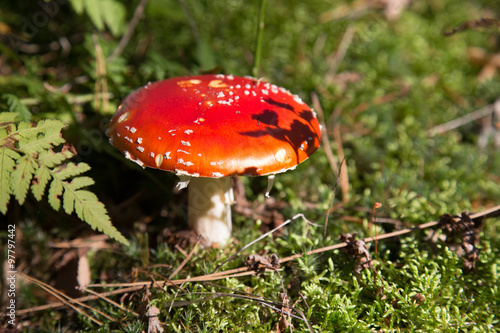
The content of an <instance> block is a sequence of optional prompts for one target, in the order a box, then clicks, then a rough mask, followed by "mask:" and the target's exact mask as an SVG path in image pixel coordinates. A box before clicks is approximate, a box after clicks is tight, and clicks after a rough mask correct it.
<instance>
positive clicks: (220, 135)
mask: <svg viewBox="0 0 500 333" xmlns="http://www.w3.org/2000/svg"><path fill="white" fill-rule="evenodd" d="M108 135H109V137H110V142H111V144H113V145H114V146H115V147H117V148H118V149H119V150H120V151H121V152H122V153H123V154H124V155H125V157H126V158H128V159H129V160H131V161H133V162H135V163H137V164H139V165H140V166H142V167H149V168H156V169H161V170H167V171H170V172H173V173H175V174H176V175H177V176H178V177H179V178H180V181H179V182H178V184H177V189H179V190H180V189H182V188H184V187H187V186H188V184H189V191H188V192H189V193H188V220H189V226H190V227H191V228H192V229H193V230H194V231H195V232H196V233H198V234H200V235H202V236H203V237H204V239H205V241H206V243H207V245H210V244H212V243H219V244H221V245H223V244H225V243H227V241H228V240H229V239H230V237H231V204H232V203H233V193H232V188H231V182H230V178H229V177H230V176H264V175H267V176H268V177H269V186H268V189H267V193H266V195H269V191H270V189H271V186H272V181H273V179H274V175H275V174H277V173H281V172H285V171H287V170H291V169H294V168H295V167H296V166H297V165H298V164H299V163H301V162H303V161H304V160H306V159H307V158H308V157H309V156H311V155H312V154H313V153H314V152H315V151H316V149H317V148H318V146H319V142H320V125H319V123H318V120H317V119H316V115H315V113H314V111H312V110H311V109H310V108H309V107H308V106H307V105H306V104H305V103H304V102H303V101H302V100H301V99H300V98H299V97H298V96H296V95H292V94H291V93H290V92H289V91H287V90H286V89H284V88H280V87H278V86H276V85H274V84H270V83H267V82H265V81H263V80H260V79H255V78H252V77H237V76H233V75H220V74H218V75H198V76H190V77H179V78H171V79H167V80H163V81H158V82H154V83H148V84H147V85H146V86H144V87H142V88H139V89H138V90H136V91H134V92H132V93H131V94H130V95H129V96H128V97H126V98H125V100H124V101H123V102H122V104H121V105H120V106H119V107H118V110H117V112H116V114H115V115H114V116H113V118H112V120H111V123H110V126H109V131H108Z"/></svg>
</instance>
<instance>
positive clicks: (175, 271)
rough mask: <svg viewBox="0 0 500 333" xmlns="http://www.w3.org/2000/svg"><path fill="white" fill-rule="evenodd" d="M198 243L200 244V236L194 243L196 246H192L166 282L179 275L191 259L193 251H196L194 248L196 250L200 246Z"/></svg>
mask: <svg viewBox="0 0 500 333" xmlns="http://www.w3.org/2000/svg"><path fill="white" fill-rule="evenodd" d="M200 242H201V236H198V241H197V242H196V244H195V245H194V247H193V249H192V250H191V252H189V254H188V256H187V257H186V258H184V260H183V261H182V262H181V264H180V265H179V267H177V268H176V269H175V270H174V271H173V272H172V274H170V276H169V277H168V280H172V279H173V278H174V276H176V275H177V273H179V271H180V270H181V269H182V268H183V267H184V266H185V265H186V264H187V262H188V261H189V260H190V259H191V257H192V256H193V253H194V251H195V250H196V248H198V245H200Z"/></svg>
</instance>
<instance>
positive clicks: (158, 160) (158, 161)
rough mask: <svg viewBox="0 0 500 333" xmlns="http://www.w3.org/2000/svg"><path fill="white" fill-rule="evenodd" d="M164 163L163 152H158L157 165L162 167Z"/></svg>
mask: <svg viewBox="0 0 500 333" xmlns="http://www.w3.org/2000/svg"><path fill="white" fill-rule="evenodd" d="M162 163H163V155H162V154H157V155H156V157H155V164H156V167H158V168H159V167H160V166H161V165H162Z"/></svg>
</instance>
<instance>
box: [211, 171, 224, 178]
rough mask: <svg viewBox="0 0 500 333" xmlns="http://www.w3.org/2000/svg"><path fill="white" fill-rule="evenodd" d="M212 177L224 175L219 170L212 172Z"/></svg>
mask: <svg viewBox="0 0 500 333" xmlns="http://www.w3.org/2000/svg"><path fill="white" fill-rule="evenodd" d="M212 177H224V175H223V174H222V173H220V172H212Z"/></svg>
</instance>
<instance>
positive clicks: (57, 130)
mask: <svg viewBox="0 0 500 333" xmlns="http://www.w3.org/2000/svg"><path fill="white" fill-rule="evenodd" d="M17 115H18V114H17V113H13V112H10V113H9V112H3V113H0V212H1V213H2V214H4V215H5V214H6V213H7V208H8V207H7V205H8V203H9V201H10V197H11V195H12V196H14V197H15V199H16V200H17V201H18V202H19V204H20V205H22V204H23V203H24V202H25V200H26V196H27V194H28V190H29V189H30V188H31V193H32V194H33V196H34V198H35V199H36V200H38V201H40V200H42V198H43V196H44V194H45V192H46V189H47V186H48V187H49V190H48V197H47V198H48V201H49V204H50V205H51V206H52V208H54V210H56V211H58V210H59V209H60V208H61V203H62V206H63V209H64V211H65V212H66V213H67V214H72V213H73V212H75V213H76V215H77V216H78V217H79V218H80V219H81V220H83V221H85V222H87V223H88V224H89V225H90V226H91V227H92V228H93V229H97V230H99V231H101V232H103V233H105V234H106V235H108V236H110V237H111V238H114V239H116V240H117V241H119V242H121V243H123V244H128V241H127V240H126V239H125V237H123V235H121V234H120V232H119V231H118V230H117V229H116V228H115V227H113V225H112V224H111V220H110V218H109V216H108V213H107V211H106V208H105V207H104V204H103V203H101V202H100V201H99V200H98V199H97V196H96V195H95V194H93V193H92V192H90V191H87V190H84V188H85V187H87V186H90V185H92V184H94V181H93V180H92V178H90V177H86V176H80V175H81V174H82V173H84V172H86V171H88V170H90V166H89V165H88V164H86V163H78V164H75V163H73V162H68V160H69V159H70V158H72V157H73V156H74V153H73V152H72V148H71V146H68V145H63V146H62V148H61V149H59V150H58V151H57V150H56V151H55V150H54V149H55V148H56V147H59V146H61V145H62V144H64V143H65V140H64V139H63V138H62V136H61V130H62V129H63V128H64V127H65V125H64V123H63V122H61V121H58V120H49V119H47V120H41V121H40V122H38V123H37V124H35V123H28V122H24V121H23V122H20V123H18V124H16V123H15V122H14V121H15V118H16V117H17ZM49 184H50V185H49Z"/></svg>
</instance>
